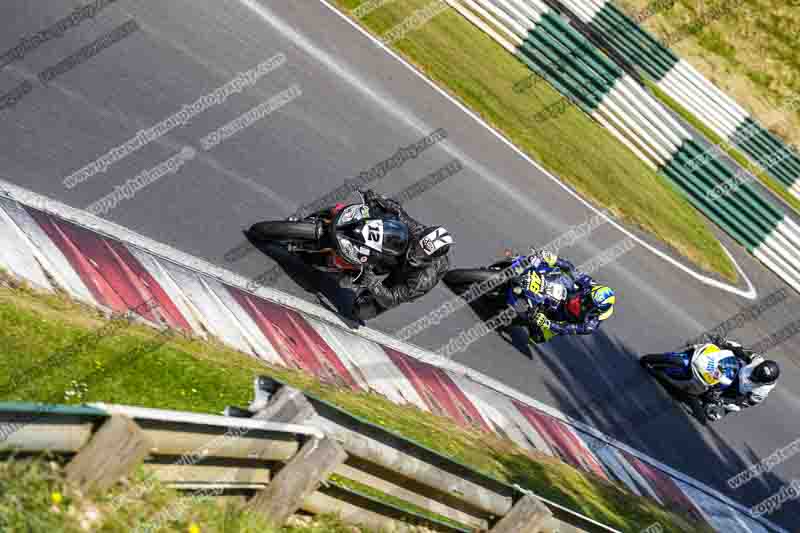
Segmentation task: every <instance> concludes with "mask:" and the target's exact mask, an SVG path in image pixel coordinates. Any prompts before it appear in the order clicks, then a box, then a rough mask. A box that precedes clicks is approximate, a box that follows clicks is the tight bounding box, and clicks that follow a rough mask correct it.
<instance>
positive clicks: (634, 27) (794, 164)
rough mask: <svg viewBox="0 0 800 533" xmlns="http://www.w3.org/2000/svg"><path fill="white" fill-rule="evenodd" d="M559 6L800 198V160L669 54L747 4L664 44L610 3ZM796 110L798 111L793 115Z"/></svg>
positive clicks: (732, 4) (578, 1) (727, 6)
mask: <svg viewBox="0 0 800 533" xmlns="http://www.w3.org/2000/svg"><path fill="white" fill-rule="evenodd" d="M557 1H558V2H559V3H560V4H561V5H563V6H565V7H566V8H567V9H568V10H569V12H571V13H572V14H573V15H574V16H576V17H577V18H579V19H580V20H581V21H583V22H584V23H586V24H587V25H589V27H590V28H591V29H593V30H594V31H596V32H597V33H598V34H600V35H602V37H603V38H604V39H605V40H606V41H607V42H609V43H610V44H611V46H612V47H613V49H614V51H615V52H617V53H619V54H620V55H621V56H622V57H624V58H625V59H626V60H627V61H628V62H630V63H631V64H633V65H636V66H637V67H639V68H640V69H642V70H643V71H644V72H645V73H646V74H647V75H648V76H649V77H650V78H651V79H652V80H653V81H655V83H656V84H657V85H658V86H659V88H660V89H662V90H663V91H664V92H665V93H667V94H668V95H669V96H670V97H671V98H673V99H675V100H676V101H677V102H679V103H680V104H681V105H682V106H684V107H685V108H686V109H688V110H689V111H691V112H692V113H693V114H694V115H695V116H697V117H698V118H699V119H700V120H702V121H703V123H704V124H706V125H707V126H708V127H709V128H711V129H712V130H713V131H714V132H715V133H717V134H718V135H720V136H721V137H722V138H723V139H725V141H726V142H729V143H731V144H732V145H733V146H735V147H737V148H739V149H740V150H741V151H742V152H744V153H745V154H746V155H747V157H749V158H750V160H751V161H753V162H754V163H757V164H758V165H760V166H761V167H762V168H764V169H767V172H768V173H769V174H770V175H771V176H773V177H774V178H776V179H777V180H778V181H780V183H781V184H783V185H784V186H785V187H786V188H787V189H788V190H789V192H790V193H791V194H793V195H794V196H796V197H797V198H800V157H799V156H798V154H797V153H796V152H795V151H793V150H790V149H788V148H787V147H786V145H785V144H784V143H783V142H782V141H781V140H780V139H778V138H777V137H775V136H774V135H773V134H772V133H770V132H769V131H768V130H767V129H766V128H764V127H762V126H761V125H759V124H758V123H756V122H755V121H754V120H753V119H752V117H751V116H750V114H749V113H748V112H747V111H746V110H744V109H743V108H742V107H741V106H739V105H738V104H737V103H736V102H735V101H733V99H731V98H730V97H729V96H728V95H726V94H725V93H723V92H722V91H720V90H719V89H718V88H717V87H715V86H714V85H712V84H711V82H709V81H708V80H706V79H705V78H704V77H703V76H702V75H701V74H700V73H699V72H697V70H696V69H695V68H694V67H692V66H691V65H690V64H689V63H687V62H686V61H684V60H682V59H680V58H679V57H677V56H676V55H675V54H674V53H673V52H672V51H671V50H670V49H669V46H670V45H672V44H675V43H676V42H678V41H680V40H682V39H684V38H686V37H689V36H691V35H694V34H696V33H697V32H698V31H700V30H701V29H702V28H703V27H704V26H705V25H707V24H711V23H712V22H714V21H715V20H718V19H720V18H723V17H725V16H726V15H728V14H729V13H731V12H733V11H735V10H736V9H737V8H738V7H739V6H740V5H741V4H742V1H743V0H723V1H722V2H721V3H719V4H717V5H716V6H714V7H712V8H710V9H709V10H707V11H705V12H703V13H702V14H700V16H699V17H698V18H697V19H696V20H694V21H692V22H690V23H688V24H686V25H684V26H682V27H680V28H678V29H677V30H676V31H675V32H674V33H673V34H670V35H668V36H667V38H666V42H665V43H663V44H662V43H661V42H659V41H657V40H656V39H655V38H654V37H653V36H652V35H650V34H649V33H648V32H647V31H645V30H644V29H643V28H642V27H641V26H639V25H638V24H636V22H635V21H634V20H633V19H631V18H630V17H628V16H627V15H625V14H624V13H623V12H622V11H620V10H619V9H618V8H617V7H615V6H614V5H613V4H612V3H611V2H609V1H607V0H557ZM794 109H796V105H794V106H793V107H792V108H791V109H789V110H788V112H793V110H794ZM769 126H772V125H769ZM776 159H777V162H776Z"/></svg>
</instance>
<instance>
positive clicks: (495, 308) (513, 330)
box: [442, 281, 539, 359]
mask: <svg viewBox="0 0 800 533" xmlns="http://www.w3.org/2000/svg"><path fill="white" fill-rule="evenodd" d="M442 283H444V284H445V285H446V286H447V288H448V289H450V290H451V291H453V292H454V293H455V294H456V295H457V296H461V295H462V294H463V293H464V292H465V291H466V290H467V289H469V286H462V285H454V284H449V283H447V282H445V281H442ZM467 305H469V306H470V308H471V309H472V311H473V312H474V313H475V314H476V315H478V317H479V318H480V319H481V321H482V322H484V323H485V322H488V321H489V320H491V319H493V318H495V317H496V316H497V315H498V314H499V313H501V312H503V311H504V310H505V309H507V308H506V307H505V306H503V305H502V304H501V302H499V301H498V299H497V297H493V296H490V295H484V296H480V297H478V298H476V299H474V300H472V301H471V302H467ZM497 333H498V335H499V336H500V337H501V338H502V339H503V340H504V341H506V342H507V343H509V344H511V345H512V346H513V347H514V348H516V349H517V350H519V351H520V352H522V354H523V355H525V356H526V357H528V358H529V359H533V352H532V351H531V346H530V344H528V331H527V329H526V328H524V327H522V326H517V325H510V326H507V327H502V328H498V329H497ZM536 351H537V352H538V351H539V350H538V348H536Z"/></svg>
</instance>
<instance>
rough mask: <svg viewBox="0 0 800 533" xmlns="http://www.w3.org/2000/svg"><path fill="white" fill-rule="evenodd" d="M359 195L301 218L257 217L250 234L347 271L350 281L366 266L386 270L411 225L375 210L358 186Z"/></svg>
mask: <svg viewBox="0 0 800 533" xmlns="http://www.w3.org/2000/svg"><path fill="white" fill-rule="evenodd" d="M359 195H360V196H361V202H360V203H353V204H349V205H345V204H336V205H335V206H334V207H331V208H327V209H323V210H321V211H318V212H317V213H314V214H312V215H309V216H307V217H305V218H304V219H303V220H276V221H263V222H258V223H256V224H253V225H252V226H251V227H250V229H249V230H248V231H247V234H248V236H250V237H252V238H254V239H257V240H260V241H266V242H271V243H275V244H279V245H283V246H285V247H286V249H287V251H288V252H289V253H293V254H299V255H301V256H302V257H303V258H304V259H305V262H306V264H309V265H310V266H311V267H313V268H315V269H317V270H320V271H323V272H331V273H343V274H346V275H347V276H348V279H350V280H351V281H352V282H355V281H356V280H357V279H358V278H360V277H361V275H362V274H363V273H364V269H365V268H372V269H373V271H374V272H375V273H376V274H379V275H380V274H385V273H388V272H390V271H391V269H392V268H393V267H395V266H397V265H398V264H400V262H401V261H402V260H404V258H405V253H406V249H407V248H408V244H409V231H408V227H407V226H406V225H405V224H404V223H403V222H402V221H400V220H399V219H398V218H397V216H396V215H394V214H384V213H374V215H375V216H373V213H370V208H369V206H368V205H367V204H366V202H365V199H364V195H363V194H362V193H361V192H360V191H359ZM356 274H357V275H356ZM353 276H355V277H353Z"/></svg>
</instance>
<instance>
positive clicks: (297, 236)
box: [247, 220, 317, 243]
mask: <svg viewBox="0 0 800 533" xmlns="http://www.w3.org/2000/svg"><path fill="white" fill-rule="evenodd" d="M247 233H248V235H250V236H251V237H253V238H255V239H258V240H262V241H270V242H277V243H290V242H295V243H300V242H316V241H317V224H316V222H307V221H300V222H290V221H286V220H276V221H265V222H258V223H256V224H253V225H252V226H250V229H249V230H247Z"/></svg>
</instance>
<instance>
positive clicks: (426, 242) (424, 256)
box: [406, 226, 453, 266]
mask: <svg viewBox="0 0 800 533" xmlns="http://www.w3.org/2000/svg"><path fill="white" fill-rule="evenodd" d="M421 235H422V236H421V237H420V238H419V240H417V241H414V242H411V244H410V245H409V247H408V252H407V254H406V257H407V259H408V263H409V264H410V265H411V266H418V265H420V264H422V263H427V262H430V261H432V260H433V259H434V258H436V257H442V256H443V255H447V253H448V252H449V251H450V246H451V245H452V244H453V236H452V235H450V232H449V231H447V230H446V229H444V228H443V227H441V226H430V227H427V228H425V229H424V230H422V234H421Z"/></svg>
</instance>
